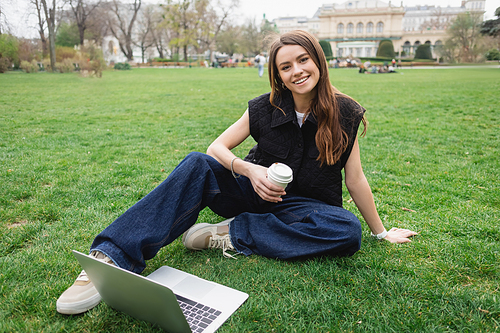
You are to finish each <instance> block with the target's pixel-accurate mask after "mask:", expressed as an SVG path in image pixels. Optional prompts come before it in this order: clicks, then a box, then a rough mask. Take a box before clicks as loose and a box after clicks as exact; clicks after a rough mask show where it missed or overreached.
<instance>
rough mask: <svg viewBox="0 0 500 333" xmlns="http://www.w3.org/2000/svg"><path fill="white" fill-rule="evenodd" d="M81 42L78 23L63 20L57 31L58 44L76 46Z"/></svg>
mask: <svg viewBox="0 0 500 333" xmlns="http://www.w3.org/2000/svg"><path fill="white" fill-rule="evenodd" d="M79 43H80V36H79V33H78V26H77V25H76V23H73V24H69V23H67V22H62V23H61V25H60V26H59V28H58V29H57V33H56V45H59V46H67V47H74V46H75V45H78V44H79Z"/></svg>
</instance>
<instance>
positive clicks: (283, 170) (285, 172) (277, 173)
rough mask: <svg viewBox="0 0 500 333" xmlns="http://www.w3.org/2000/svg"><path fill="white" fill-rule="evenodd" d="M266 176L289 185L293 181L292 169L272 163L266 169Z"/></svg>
mask: <svg viewBox="0 0 500 333" xmlns="http://www.w3.org/2000/svg"><path fill="white" fill-rule="evenodd" d="M268 174H270V176H271V177H273V178H274V179H276V180H277V181H279V182H283V183H289V182H291V181H292V179H293V171H292V169H291V168H290V167H289V166H288V165H286V164H283V163H273V164H272V165H271V166H270V167H269V169H268Z"/></svg>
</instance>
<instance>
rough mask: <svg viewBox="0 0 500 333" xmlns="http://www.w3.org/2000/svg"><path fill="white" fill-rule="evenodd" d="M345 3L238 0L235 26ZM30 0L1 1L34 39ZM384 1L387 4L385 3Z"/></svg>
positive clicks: (489, 10)
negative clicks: (250, 21)
mask: <svg viewBox="0 0 500 333" xmlns="http://www.w3.org/2000/svg"><path fill="white" fill-rule="evenodd" d="M345 1H346V0H305V1H304V0H240V7H239V9H238V10H237V13H238V15H237V16H236V17H235V19H234V21H235V23H243V22H245V20H246V19H255V20H256V22H260V20H261V18H262V17H263V14H265V15H266V18H267V19H268V20H269V21H271V20H273V19H275V18H278V17H284V16H306V17H312V16H313V15H314V13H315V12H316V10H317V9H318V8H319V7H321V5H323V4H331V3H339V4H340V3H344V2H345ZM29 2H30V0H0V5H1V6H2V8H3V10H4V14H5V17H6V19H7V21H8V23H9V26H10V31H11V33H12V34H13V35H15V36H18V37H27V38H32V37H37V32H36V29H35V25H36V17H35V15H34V14H30V13H32V12H34V10H33V9H32V8H31V7H30V6H29ZM143 2H145V3H162V2H163V3H164V2H166V1H165V0H163V1H162V0H143ZM385 2H389V0H386V1H385ZM402 2H403V6H414V5H427V4H428V5H436V6H441V7H446V6H452V7H458V6H460V4H461V2H462V1H461V0H403V1H402ZM392 4H393V5H401V0H393V1H392ZM497 7H500V0H486V14H485V19H492V18H494V12H495V9H496V8H497Z"/></svg>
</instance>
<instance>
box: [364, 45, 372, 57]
mask: <svg viewBox="0 0 500 333" xmlns="http://www.w3.org/2000/svg"><path fill="white" fill-rule="evenodd" d="M365 54H366V56H367V57H371V56H372V48H371V47H365Z"/></svg>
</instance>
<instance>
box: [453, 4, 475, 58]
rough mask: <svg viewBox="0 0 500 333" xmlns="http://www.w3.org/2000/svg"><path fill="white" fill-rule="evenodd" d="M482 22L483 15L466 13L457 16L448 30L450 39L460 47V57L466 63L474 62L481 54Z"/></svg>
mask: <svg viewBox="0 0 500 333" xmlns="http://www.w3.org/2000/svg"><path fill="white" fill-rule="evenodd" d="M481 22H482V15H481V14H479V13H471V12H466V13H462V14H459V15H457V17H456V18H455V20H454V21H453V23H452V24H451V26H450V27H449V28H448V30H447V32H448V35H449V36H450V39H452V40H453V41H454V43H456V44H457V45H458V46H459V49H458V53H459V54H458V57H459V58H460V59H462V61H464V62H474V61H475V60H476V58H477V56H478V55H479V54H481V50H480V49H479V48H478V42H479V40H480V38H481V33H480V27H481Z"/></svg>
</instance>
